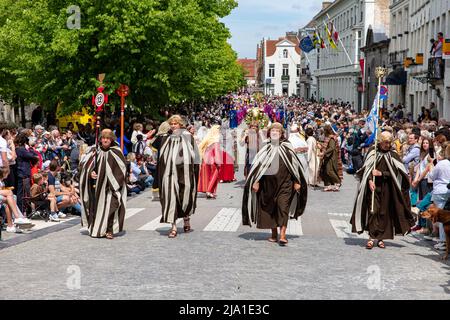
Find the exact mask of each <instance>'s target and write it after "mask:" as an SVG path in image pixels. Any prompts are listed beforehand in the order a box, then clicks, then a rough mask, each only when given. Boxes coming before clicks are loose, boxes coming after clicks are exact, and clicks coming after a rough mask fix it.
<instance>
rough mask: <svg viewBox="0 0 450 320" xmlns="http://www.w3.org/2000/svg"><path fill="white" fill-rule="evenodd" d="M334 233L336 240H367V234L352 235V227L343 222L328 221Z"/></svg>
mask: <svg viewBox="0 0 450 320" xmlns="http://www.w3.org/2000/svg"><path fill="white" fill-rule="evenodd" d="M330 223H331V225H332V226H333V229H334V232H335V233H336V236H337V237H338V238H359V239H368V236H367V234H360V235H359V234H357V233H352V225H351V224H350V223H348V222H347V221H345V220H334V219H330Z"/></svg>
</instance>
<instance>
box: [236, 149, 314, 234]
mask: <svg viewBox="0 0 450 320" xmlns="http://www.w3.org/2000/svg"><path fill="white" fill-rule="evenodd" d="M275 157H279V159H278V160H281V161H283V162H284V164H285V165H286V167H287V169H288V170H289V173H290V174H291V175H292V176H293V177H295V179H296V181H299V182H300V185H301V189H300V192H295V191H294V190H292V192H294V193H295V196H293V197H292V202H291V205H290V207H289V217H290V218H291V219H297V218H298V217H300V216H301V215H302V214H303V212H304V211H305V207H306V200H307V197H308V184H307V183H306V179H305V174H304V172H305V168H303V166H302V163H301V162H300V159H299V158H298V156H297V154H296V153H295V151H294V149H293V147H292V144H291V143H290V142H289V141H284V142H281V143H280V144H276V143H271V142H270V143H267V144H266V145H265V146H264V147H263V148H262V149H261V150H260V151H259V152H258V154H257V155H256V157H255V159H254V160H253V164H252V167H251V169H250V173H249V174H248V177H247V180H246V183H245V187H244V197H243V201H242V224H243V225H248V226H251V225H252V223H257V221H258V205H257V204H258V203H259V202H258V196H259V195H258V193H256V192H254V191H253V188H252V187H253V184H254V183H256V182H259V181H260V180H261V178H262V177H263V176H264V174H265V173H266V171H267V169H268V168H269V167H270V164H271V163H272V162H273V161H277V160H274V159H276V158H275Z"/></svg>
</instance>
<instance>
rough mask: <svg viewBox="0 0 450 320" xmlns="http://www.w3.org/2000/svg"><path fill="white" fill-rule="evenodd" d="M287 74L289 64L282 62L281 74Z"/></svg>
mask: <svg viewBox="0 0 450 320" xmlns="http://www.w3.org/2000/svg"><path fill="white" fill-rule="evenodd" d="M288 75H289V65H288V64H283V76H288Z"/></svg>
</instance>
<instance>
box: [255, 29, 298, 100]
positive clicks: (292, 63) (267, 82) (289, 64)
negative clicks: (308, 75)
mask: <svg viewBox="0 0 450 320" xmlns="http://www.w3.org/2000/svg"><path fill="white" fill-rule="evenodd" d="M258 56H259V59H258V60H259V63H260V64H261V66H260V67H259V68H258V70H259V72H260V74H259V76H258V79H259V80H260V82H261V86H262V87H263V89H264V94H268V95H277V96H281V95H288V96H292V95H300V75H301V50H300V48H299V41H298V38H297V33H296V32H287V33H286V36H285V37H281V38H279V39H277V40H266V39H263V40H262V42H261V45H260V46H258Z"/></svg>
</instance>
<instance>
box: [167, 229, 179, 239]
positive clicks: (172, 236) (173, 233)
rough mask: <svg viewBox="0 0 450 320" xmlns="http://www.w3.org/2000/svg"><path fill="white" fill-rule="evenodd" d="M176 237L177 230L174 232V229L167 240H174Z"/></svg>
mask: <svg viewBox="0 0 450 320" xmlns="http://www.w3.org/2000/svg"><path fill="white" fill-rule="evenodd" d="M176 236H177V230H175V229H172V230H170V233H169V238H170V239H173V238H175V237H176Z"/></svg>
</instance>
